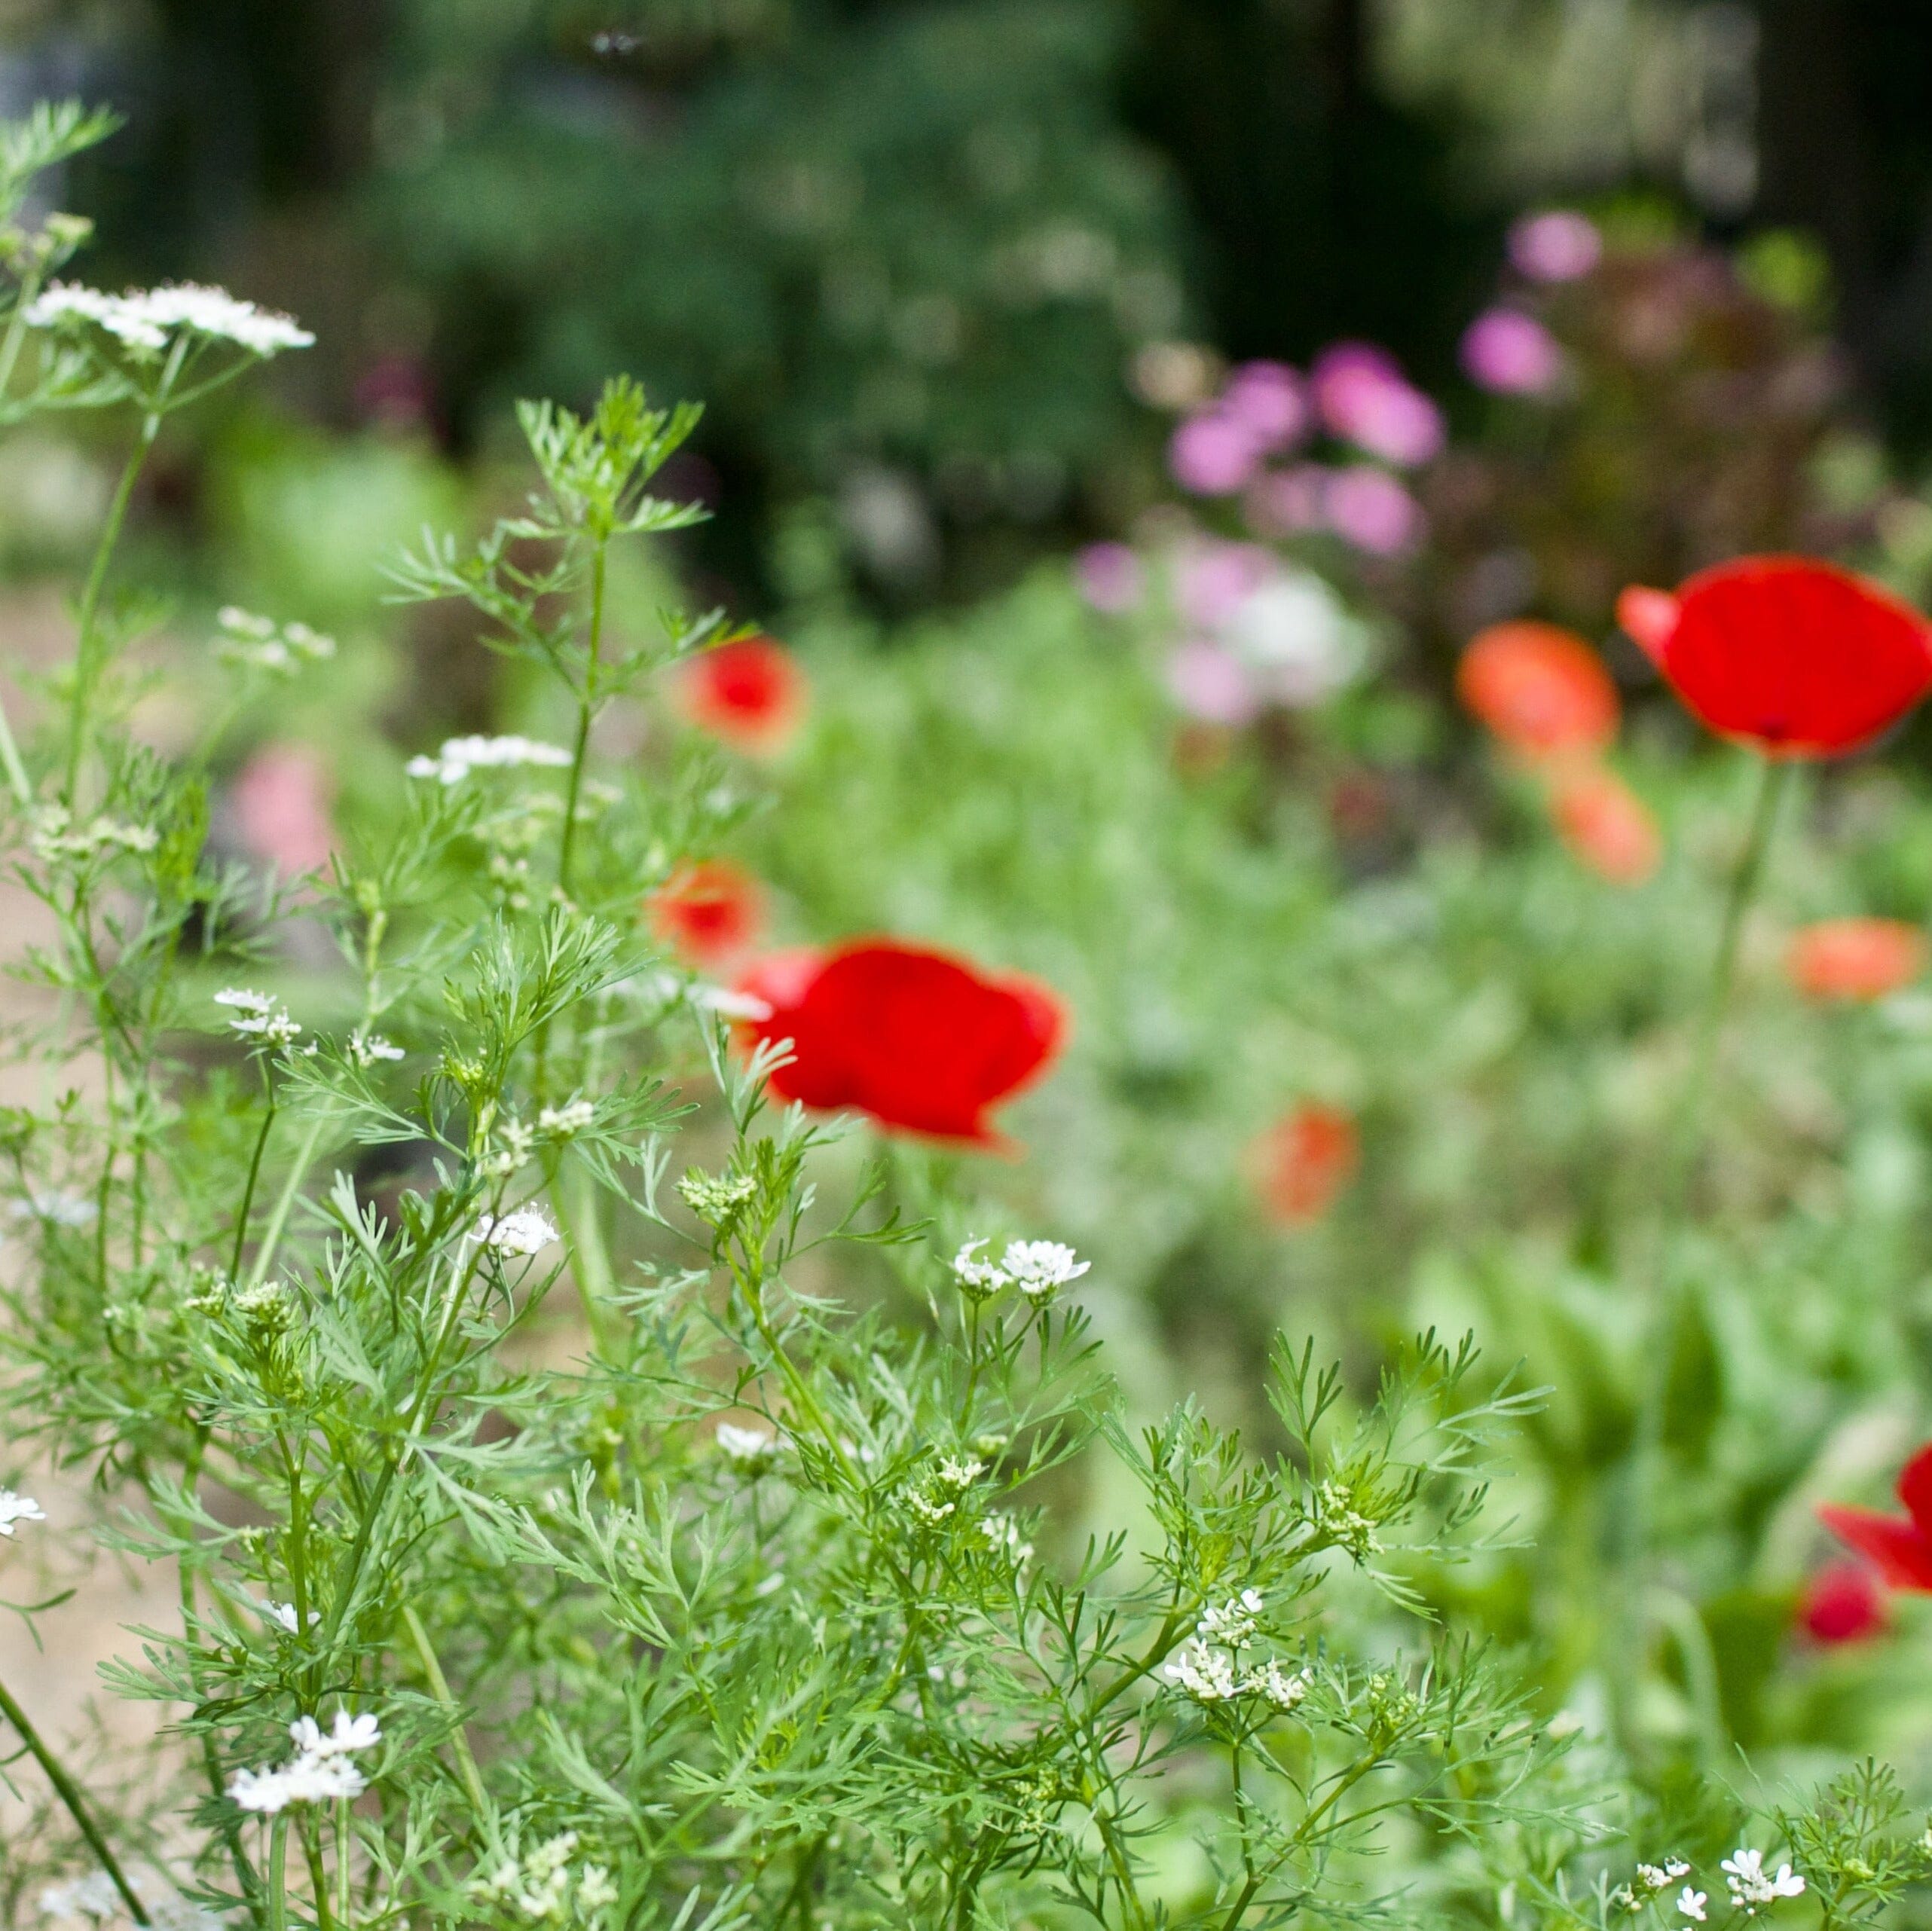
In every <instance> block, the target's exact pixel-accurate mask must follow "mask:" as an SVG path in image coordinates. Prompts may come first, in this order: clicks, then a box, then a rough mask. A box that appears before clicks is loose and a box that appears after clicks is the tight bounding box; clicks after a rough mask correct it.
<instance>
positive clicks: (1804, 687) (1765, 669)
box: [1617, 556, 1932, 758]
mask: <svg viewBox="0 0 1932 1931" xmlns="http://www.w3.org/2000/svg"><path fill="white" fill-rule="evenodd" d="M1617 621H1618V622H1619V623H1620V624H1622V626H1623V628H1625V630H1626V631H1628V632H1629V634H1630V635H1631V637H1633V638H1634V639H1635V640H1636V641H1637V643H1638V644H1639V645H1640V646H1641V647H1642V649H1643V650H1644V651H1645V652H1646V653H1647V654H1648V655H1649V656H1650V657H1651V658H1652V660H1653V661H1655V664H1656V665H1657V668H1658V669H1659V670H1660V671H1662V672H1663V674H1664V675H1665V677H1666V678H1667V679H1668V680H1669V682H1670V684H1671V688H1672V689H1674V690H1675V691H1676V692H1677V695H1678V696H1679V697H1680V698H1682V699H1683V701H1684V704H1685V705H1686V707H1688V708H1689V710H1690V711H1691V712H1692V713H1693V714H1694V715H1695V716H1697V717H1698V719H1699V720H1701V722H1702V723H1704V724H1706V725H1707V726H1709V727H1710V729H1712V730H1713V731H1715V732H1718V733H1719V734H1720V735H1722V736H1724V737H1726V738H1738V739H1741V741H1743V742H1744V743H1746V744H1751V745H1753V746H1755V747H1756V748H1757V749H1758V750H1761V751H1762V752H1763V753H1765V755H1766V756H1770V757H1788V758H1823V757H1835V756H1839V755H1840V754H1841V753H1845V752H1848V751H1855V750H1858V749H1859V748H1860V747H1861V746H1863V745H1866V744H1869V743H1871V741H1872V739H1874V738H1876V737H1878V736H1879V735H1881V734H1882V733H1883V732H1886V731H1888V730H1889V729H1891V727H1892V726H1894V724H1896V723H1897V722H1898V721H1899V720H1900V718H1902V717H1903V716H1905V714H1906V712H1907V711H1909V710H1911V709H1912V707H1913V705H1915V704H1917V703H1918V701H1919V699H1920V698H1922V697H1924V695H1925V694H1926V692H1927V691H1928V690H1932V625H1927V622H1926V620H1925V619H1924V618H1923V617H1921V616H1920V615H1919V613H1918V612H1917V611H1916V610H1913V609H1912V608H1911V607H1910V606H1909V605H1908V604H1906V603H1901V602H1900V600H1898V598H1897V597H1894V596H1893V595H1892V594H1891V593H1890V592H1889V591H1886V590H1884V589H1882V588H1880V587H1879V585H1877V584H1875V583H1871V582H1867V581H1866V579H1864V578H1863V577H1860V576H1854V575H1853V574H1852V573H1851V571H1849V570H1839V569H1837V568H1836V567H1833V565H1831V564H1821V563H1814V562H1813V561H1811V560H1810V559H1809V558H1804V557H1776V556H1768V557H1740V558H1737V559H1736V560H1735V561H1734V562H1731V563H1728V564H1719V565H1718V566H1717V567H1716V568H1715V569H1714V570H1704V571H1701V572H1700V573H1698V575H1697V576H1693V577H1692V578H1691V579H1689V582H1686V584H1685V585H1683V588H1682V589H1680V591H1678V592H1677V594H1676V595H1675V596H1674V597H1672V596H1670V595H1668V594H1666V593H1665V592H1664V591H1661V590H1646V589H1643V588H1640V587H1633V588H1630V589H1628V590H1626V591H1625V592H1624V593H1623V594H1622V596H1621V597H1619V599H1618V600H1617Z"/></svg>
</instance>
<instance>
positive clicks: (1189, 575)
mask: <svg viewBox="0 0 1932 1931" xmlns="http://www.w3.org/2000/svg"><path fill="white" fill-rule="evenodd" d="M1274 568H1275V561H1274V558H1273V557H1272V556H1270V555H1269V553H1268V552H1267V551H1266V550H1264V549H1263V548H1261V545H1259V544H1258V543H1222V542H1215V541H1213V540H1212V539H1209V540H1207V541H1206V542H1191V543H1189V544H1188V545H1185V547H1184V548H1182V549H1181V550H1180V551H1179V552H1178V554H1177V555H1176V556H1175V560H1174V607H1175V610H1176V611H1177V612H1178V613H1179V616H1180V617H1181V619H1182V622H1184V623H1187V624H1191V625H1200V626H1201V627H1203V628H1206V629H1209V630H1213V629H1215V628H1218V627H1219V626H1220V625H1222V624H1224V623H1225V622H1227V619H1229V618H1230V616H1233V614H1234V613H1235V611H1236V610H1238V609H1240V606H1241V604H1242V603H1243V601H1244V600H1246V598H1247V597H1249V596H1251V595H1252V594H1253V593H1254V591H1255V590H1256V589H1257V588H1258V587H1259V586H1260V585H1261V584H1263V583H1264V582H1266V581H1267V579H1268V578H1269V577H1270V576H1271V575H1273V572H1274Z"/></svg>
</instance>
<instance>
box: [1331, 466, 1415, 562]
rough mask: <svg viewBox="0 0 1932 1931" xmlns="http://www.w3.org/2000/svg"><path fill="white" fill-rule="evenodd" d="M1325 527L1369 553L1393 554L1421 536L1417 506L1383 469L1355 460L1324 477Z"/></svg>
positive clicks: (1372, 554)
mask: <svg viewBox="0 0 1932 1931" xmlns="http://www.w3.org/2000/svg"><path fill="white" fill-rule="evenodd" d="M1324 507H1325V510H1326V512H1327V515H1328V527H1329V528H1330V529H1331V530H1334V533H1335V534H1336V535H1337V536H1340V538H1341V539H1342V540H1343V541H1344V542H1347V543H1350V544H1353V545H1354V547H1355V548H1356V549H1358V550H1365V551H1367V552H1368V554H1369V555H1371V556H1374V557H1396V556H1400V555H1402V553H1403V552H1404V551H1406V550H1411V549H1413V548H1414V547H1415V546H1416V545H1417V543H1418V542H1420V541H1421V540H1422V533H1423V516H1422V509H1421V506H1420V504H1418V503H1417V501H1416V500H1415V498H1414V496H1411V495H1410V494H1409V493H1408V490H1405V489H1404V488H1403V487H1402V484H1400V483H1399V482H1398V481H1396V478H1394V477H1393V476H1392V475H1389V473H1388V472H1387V471H1386V470H1384V469H1374V468H1371V466H1369V465H1368V463H1356V464H1354V465H1353V466H1350V468H1348V469H1338V470H1337V471H1336V472H1335V473H1334V475H1332V476H1331V477H1330V478H1329V479H1328V490H1327V493H1326V498H1325V504H1324Z"/></svg>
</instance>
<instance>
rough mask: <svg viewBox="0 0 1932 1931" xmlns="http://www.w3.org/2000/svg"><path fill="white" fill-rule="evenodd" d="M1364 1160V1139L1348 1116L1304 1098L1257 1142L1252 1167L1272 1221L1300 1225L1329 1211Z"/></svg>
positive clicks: (1256, 1183) (1256, 1189) (1333, 1108)
mask: <svg viewBox="0 0 1932 1931" xmlns="http://www.w3.org/2000/svg"><path fill="white" fill-rule="evenodd" d="M1361 1158H1362V1140H1361V1136H1360V1135H1359V1134H1358V1133H1357V1132H1356V1126H1355V1122H1354V1120H1353V1119H1352V1118H1351V1117H1350V1116H1349V1115H1348V1114H1346V1113H1344V1111H1342V1109H1341V1108H1340V1107H1338V1106H1329V1105H1325V1103H1324V1102H1322V1101H1320V1100H1302V1101H1299V1102H1298V1104H1297V1105H1295V1107H1294V1108H1293V1109H1292V1111H1290V1112H1289V1114H1288V1115H1287V1117H1285V1118H1284V1119H1282V1120H1279V1121H1277V1122H1276V1124H1275V1125H1273V1126H1271V1127H1270V1128H1269V1129H1268V1130H1267V1132H1265V1133H1264V1134H1263V1135H1261V1138H1259V1139H1258V1141H1255V1145H1254V1147H1253V1150H1252V1154H1251V1156H1250V1169H1251V1173H1252V1179H1253V1181H1254V1186H1255V1192H1256V1193H1257V1194H1258V1195H1259V1196H1260V1198H1261V1205H1262V1207H1263V1208H1264V1210H1265V1211H1267V1215H1268V1217H1269V1218H1270V1219H1271V1220H1275V1221H1279V1222H1280V1223H1281V1224H1282V1225H1283V1226H1285V1227H1302V1226H1305V1225H1306V1224H1307V1223H1308V1222H1309V1221H1316V1220H1319V1219H1320V1218H1321V1217H1322V1215H1324V1214H1325V1213H1326V1212H1327V1211H1328V1206H1329V1204H1330V1202H1332V1201H1333V1200H1334V1197H1335V1196H1336V1195H1337V1194H1338V1193H1340V1191H1341V1190H1342V1189H1343V1188H1344V1187H1346V1186H1347V1184H1348V1183H1349V1181H1350V1180H1351V1179H1353V1178H1354V1175H1355V1170H1356V1166H1358V1165H1359V1163H1360V1161H1361Z"/></svg>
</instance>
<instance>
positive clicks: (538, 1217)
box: [470, 1207, 557, 1260]
mask: <svg viewBox="0 0 1932 1931" xmlns="http://www.w3.org/2000/svg"><path fill="white" fill-rule="evenodd" d="M470 1238H471V1239H472V1240H480V1241H481V1242H482V1243H483V1245H485V1247H488V1248H494V1250H495V1251H497V1253H499V1254H503V1255H505V1256H506V1257H508V1258H509V1259H511V1260H527V1259H528V1258H529V1257H530V1255H531V1254H537V1253H540V1252H541V1251H543V1249H544V1248H546V1247H548V1246H549V1245H550V1243H551V1242H552V1241H553V1240H555V1239H556V1238H557V1230H556V1228H555V1227H553V1226H552V1224H551V1222H550V1218H549V1215H547V1214H546V1213H545V1212H544V1211H543V1208H541V1207H519V1208H517V1209H516V1210H515V1212H513V1213H509V1214H506V1215H503V1218H501V1219H498V1218H497V1216H496V1215H493V1214H485V1215H484V1216H483V1218H481V1220H480V1221H478V1222H477V1223H476V1230H475V1233H473V1234H472V1235H471V1236H470Z"/></svg>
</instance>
